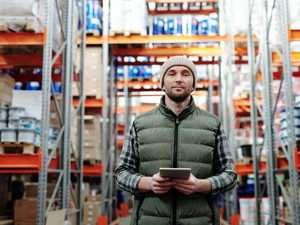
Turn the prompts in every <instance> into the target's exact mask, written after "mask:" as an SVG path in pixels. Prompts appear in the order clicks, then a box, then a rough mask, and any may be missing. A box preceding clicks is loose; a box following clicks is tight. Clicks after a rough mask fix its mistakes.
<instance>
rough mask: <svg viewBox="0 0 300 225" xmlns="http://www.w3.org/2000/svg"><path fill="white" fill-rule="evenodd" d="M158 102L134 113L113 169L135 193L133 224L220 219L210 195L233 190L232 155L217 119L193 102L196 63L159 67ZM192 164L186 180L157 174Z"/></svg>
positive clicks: (174, 61)
mask: <svg viewBox="0 0 300 225" xmlns="http://www.w3.org/2000/svg"><path fill="white" fill-rule="evenodd" d="M160 75H161V80H160V84H161V88H162V90H163V91H164V92H165V95H164V96H163V97H162V99H161V102H160V105H159V106H158V107H157V108H155V109H154V110H152V111H150V112H148V113H145V114H143V115H140V116H138V117H137V118H136V119H135V121H134V122H133V125H132V127H131V130H130V137H129V138H128V139H127V140H126V143H125V146H124V149H123V151H122V154H121V158H120V164H119V166H118V167H117V168H116V170H115V173H116V176H117V182H118V184H119V186H120V188H121V189H122V190H125V191H128V192H131V193H133V194H134V196H135V200H134V208H133V213H132V218H131V224H132V225H209V224H219V214H218V210H217V208H216V205H215V203H214V201H213V200H212V198H211V196H212V195H213V194H217V193H219V192H224V191H227V190H230V189H232V188H233V187H234V186H235V182H236V173H235V172H234V169H233V160H232V157H231V154H230V151H229V149H228V144H227V140H226V137H225V136H224V132H223V129H222V128H221V124H220V122H219V120H218V119H217V118H216V117H215V116H214V115H212V114H210V113H208V112H206V111H203V110H201V109H199V108H198V107H196V106H195V103H194V101H193V98H192V96H191V93H192V92H193V91H194V90H195V87H196V67H195V65H194V64H193V62H192V61H190V60H189V59H188V58H186V57H183V56H175V57H171V58H170V59H169V60H167V61H166V62H165V63H164V64H163V65H162V68H161V71H160ZM162 167H174V168H176V167H183V168H191V169H192V174H191V175H190V177H189V178H188V179H187V180H180V179H177V180H176V179H169V178H165V177H161V176H160V174H159V168H162Z"/></svg>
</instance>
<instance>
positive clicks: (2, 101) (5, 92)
mask: <svg viewBox="0 0 300 225" xmlns="http://www.w3.org/2000/svg"><path fill="white" fill-rule="evenodd" d="M14 87H15V80H14V79H13V78H12V77H11V76H9V75H6V74H0V105H11V103H12V98H13V90H14Z"/></svg>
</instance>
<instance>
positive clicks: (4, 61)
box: [0, 54, 62, 69]
mask: <svg viewBox="0 0 300 225" xmlns="http://www.w3.org/2000/svg"><path fill="white" fill-rule="evenodd" d="M61 62H62V60H61V57H59V59H58V60H57V61H56V63H55V64H54V67H56V68H57V67H60V66H61ZM42 65H43V56H42V55H40V54H28V55H0V68H2V69H5V68H7V69H8V68H16V67H42Z"/></svg>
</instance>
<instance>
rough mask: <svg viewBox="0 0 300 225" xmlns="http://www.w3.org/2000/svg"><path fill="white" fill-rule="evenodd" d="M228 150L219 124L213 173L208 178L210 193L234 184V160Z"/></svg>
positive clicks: (225, 138) (229, 188) (226, 188)
mask: <svg viewBox="0 0 300 225" xmlns="http://www.w3.org/2000/svg"><path fill="white" fill-rule="evenodd" d="M230 150H231V149H229V145H228V139H227V137H226V135H225V132H224V129H223V127H222V126H220V127H219V130H218V134H217V146H216V149H215V151H214V165H213V171H214V175H213V176H212V177H209V178H208V180H209V181H210V182H211V184H212V194H218V193H220V192H226V191H229V190H231V189H233V188H234V187H235V186H236V180H237V174H236V172H235V170H234V161H233V158H232V154H231V151H230Z"/></svg>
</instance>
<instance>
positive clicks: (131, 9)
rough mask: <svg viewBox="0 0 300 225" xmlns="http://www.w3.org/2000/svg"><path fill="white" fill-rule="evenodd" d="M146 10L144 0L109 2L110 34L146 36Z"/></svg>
mask: <svg viewBox="0 0 300 225" xmlns="http://www.w3.org/2000/svg"><path fill="white" fill-rule="evenodd" d="M146 29H147V8H146V3H145V1H144V0H126V1H125V0H115V1H111V8H110V32H111V33H125V34H126V33H127V34H131V33H139V34H146V32H147V31H146Z"/></svg>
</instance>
